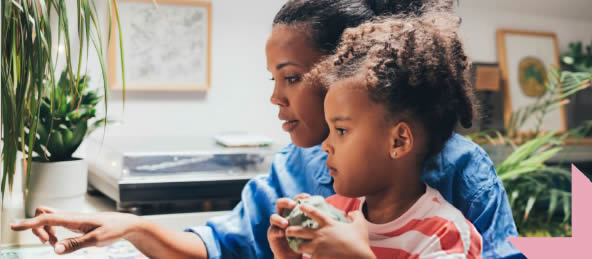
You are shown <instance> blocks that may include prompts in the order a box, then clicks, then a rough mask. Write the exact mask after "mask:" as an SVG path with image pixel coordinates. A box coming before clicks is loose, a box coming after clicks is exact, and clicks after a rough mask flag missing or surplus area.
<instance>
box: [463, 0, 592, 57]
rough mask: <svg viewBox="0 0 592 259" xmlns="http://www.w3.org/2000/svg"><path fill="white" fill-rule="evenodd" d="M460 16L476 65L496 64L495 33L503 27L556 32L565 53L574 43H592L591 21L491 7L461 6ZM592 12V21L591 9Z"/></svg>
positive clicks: (561, 49) (560, 46)
mask: <svg viewBox="0 0 592 259" xmlns="http://www.w3.org/2000/svg"><path fill="white" fill-rule="evenodd" d="M469 1H470V0H469ZM518 1H520V0H518ZM457 13H458V15H459V16H461V17H462V25H461V31H462V36H463V38H464V39H465V45H466V48H467V51H468V52H469V53H470V55H471V57H472V59H473V61H476V62H497V41H496V30H497V29H500V28H504V29H522V30H534V31H545V32H555V33H556V34H557V37H558V41H559V48H560V51H561V52H563V51H565V50H566V49H567V45H568V44H569V43H570V42H572V41H583V42H584V43H589V42H590V40H592V20H587V21H586V20H577V19H570V18H560V17H554V16H553V17H551V16H539V15H536V14H527V13H524V12H512V11H502V10H496V9H489V8H488V9H479V8H463V7H462V3H461V8H459V9H458V10H457ZM589 13H590V17H591V18H592V10H590V12H589Z"/></svg>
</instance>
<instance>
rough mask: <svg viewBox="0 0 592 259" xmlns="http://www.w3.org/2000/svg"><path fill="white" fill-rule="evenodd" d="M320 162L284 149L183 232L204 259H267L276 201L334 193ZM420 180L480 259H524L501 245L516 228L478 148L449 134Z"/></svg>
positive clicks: (311, 152)
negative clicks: (463, 228)
mask: <svg viewBox="0 0 592 259" xmlns="http://www.w3.org/2000/svg"><path fill="white" fill-rule="evenodd" d="M326 159H327V154H326V153H325V152H323V150H322V149H321V146H320V145H317V146H314V147H311V148H300V147H297V146H295V145H293V144H290V145H288V146H287V147H285V148H283V149H282V150H281V151H279V152H278V153H277V154H276V156H275V157H274V160H273V162H272V165H271V169H270V173H269V175H260V176H257V177H255V178H253V179H251V180H250V181H249V182H248V183H247V184H246V185H245V187H244V189H243V191H242V194H241V202H240V203H239V204H238V205H236V207H235V208H234V209H233V210H232V212H230V213H229V214H227V215H223V216H218V217H213V218H211V219H209V220H208V221H207V223H206V225H205V226H196V227H192V228H188V229H186V230H185V231H188V232H194V233H196V234H197V235H199V236H200V238H201V239H202V240H203V242H204V243H205V246H206V249H207V251H208V258H273V254H272V252H271V249H270V247H269V244H268V242H267V229H268V228H269V225H270V224H269V217H270V216H271V215H272V214H274V213H276V208H275V203H276V200H277V199H278V198H281V197H290V198H293V197H294V196H296V195H298V194H300V193H309V194H312V195H321V196H324V197H328V196H330V195H333V194H335V191H334V190H333V181H332V178H331V176H330V175H329V173H328V169H327V167H326V165H325V161H326ZM422 180H423V181H424V182H425V183H427V184H428V185H430V186H431V187H432V188H434V189H437V190H438V191H440V193H441V194H442V196H443V197H444V198H445V199H446V200H448V202H450V203H451V204H453V205H454V206H455V207H457V208H458V209H459V210H460V211H461V212H462V213H463V214H464V215H465V217H466V218H467V219H469V220H470V221H471V222H472V223H473V225H475V227H476V228H477V230H478V231H479V233H481V236H482V237H483V258H525V257H524V256H523V255H522V254H520V252H519V251H518V250H517V249H516V248H514V247H513V246H512V244H510V242H509V241H508V240H507V237H515V236H518V234H517V231H516V225H515V224H514V219H513V217H512V211H511V209H510V205H509V203H508V198H507V195H506V191H505V189H504V186H503V185H502V182H501V180H500V179H499V177H498V176H497V174H496V172H495V168H494V166H493V163H492V162H491V160H490V159H489V157H488V156H487V154H486V153H485V151H483V149H481V147H479V146H478V145H477V144H475V143H473V142H471V141H470V140H468V139H466V138H465V137H463V136H461V135H458V134H454V135H453V136H452V137H451V138H450V139H449V140H448V142H447V143H446V145H445V146H444V149H443V150H442V152H440V153H439V154H437V155H436V156H434V157H433V158H432V159H430V161H428V163H427V164H426V167H425V169H424V171H423V172H422Z"/></svg>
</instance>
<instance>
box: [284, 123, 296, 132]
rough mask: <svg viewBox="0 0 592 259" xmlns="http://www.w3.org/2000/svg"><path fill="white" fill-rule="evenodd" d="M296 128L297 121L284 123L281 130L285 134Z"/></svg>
mask: <svg viewBox="0 0 592 259" xmlns="http://www.w3.org/2000/svg"><path fill="white" fill-rule="evenodd" d="M296 126H298V121H297V120H292V121H286V122H284V124H282V128H283V129H284V131H286V132H291V131H293V130H294V128H296Z"/></svg>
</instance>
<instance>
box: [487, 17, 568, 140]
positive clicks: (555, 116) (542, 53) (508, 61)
mask: <svg viewBox="0 0 592 259" xmlns="http://www.w3.org/2000/svg"><path fill="white" fill-rule="evenodd" d="M497 45H498V58H499V64H500V68H501V75H502V76H501V77H502V88H503V101H504V124H505V125H508V123H509V121H510V118H511V114H512V112H513V111H515V110H516V109H518V108H520V107H523V106H525V105H529V104H532V103H534V102H535V101H536V99H537V97H538V96H541V95H542V94H544V92H545V91H546V87H545V82H546V80H547V71H548V70H549V69H550V68H551V66H555V67H559V65H560V63H559V43H558V40H557V35H556V34H555V33H553V32H539V31H526V30H513V29H499V30H497ZM535 123H536V121H534V120H531V121H527V122H526V123H525V124H524V126H523V131H527V132H528V131H534V129H535V127H536V126H535ZM540 129H541V130H543V131H551V130H556V131H558V132H564V131H566V130H567V118H566V111H565V107H564V106H562V107H561V108H559V109H557V110H555V111H552V112H550V113H548V114H547V115H546V117H545V119H544V120H543V122H542V124H541V128H540Z"/></svg>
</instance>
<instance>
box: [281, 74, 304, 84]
mask: <svg viewBox="0 0 592 259" xmlns="http://www.w3.org/2000/svg"><path fill="white" fill-rule="evenodd" d="M285 79H286V81H287V82H288V84H295V83H297V82H298V81H300V77H299V76H286V77H285Z"/></svg>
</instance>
